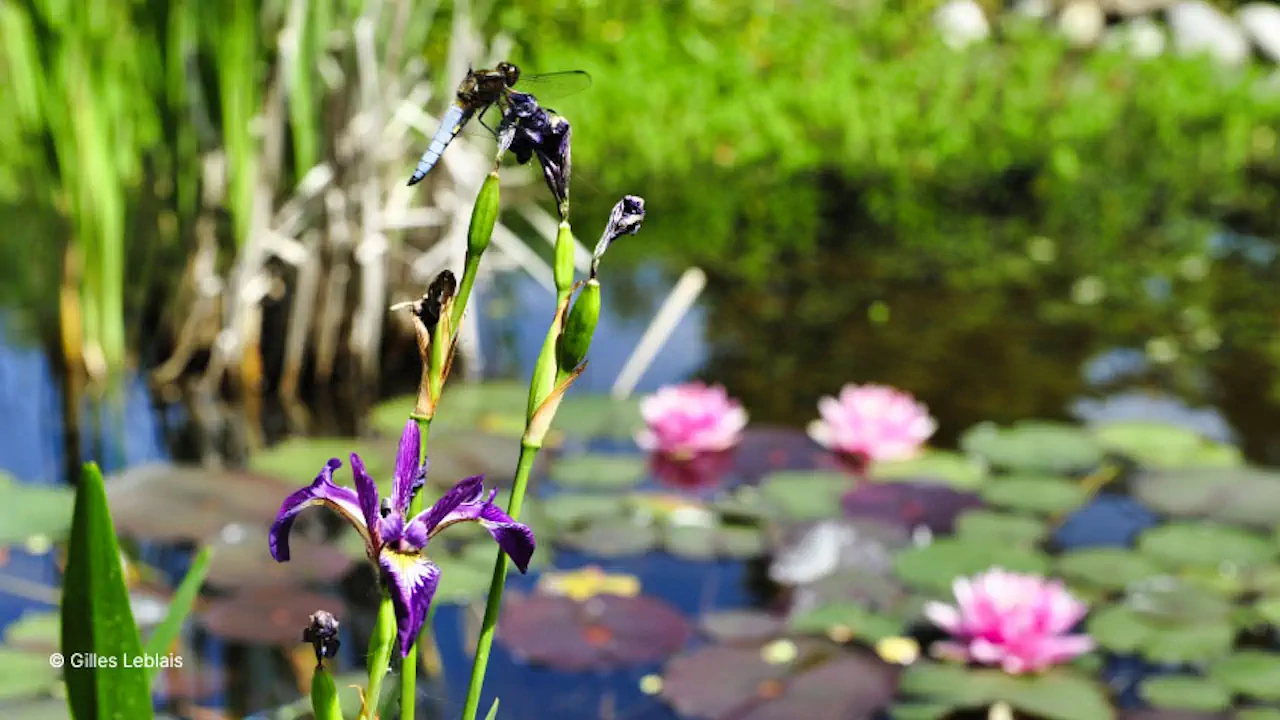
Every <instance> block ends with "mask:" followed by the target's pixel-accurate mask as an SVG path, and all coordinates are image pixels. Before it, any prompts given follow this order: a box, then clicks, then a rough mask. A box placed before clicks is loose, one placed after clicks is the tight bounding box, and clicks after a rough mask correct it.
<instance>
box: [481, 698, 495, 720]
mask: <svg viewBox="0 0 1280 720" xmlns="http://www.w3.org/2000/svg"><path fill="white" fill-rule="evenodd" d="M497 718H498V698H494V699H493V704H492V705H490V706H489V714H488V715H485V716H484V720H497Z"/></svg>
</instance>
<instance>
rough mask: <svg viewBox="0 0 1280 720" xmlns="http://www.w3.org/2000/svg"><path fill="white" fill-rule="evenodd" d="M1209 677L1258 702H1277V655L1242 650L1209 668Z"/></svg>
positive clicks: (1279, 691)
mask: <svg viewBox="0 0 1280 720" xmlns="http://www.w3.org/2000/svg"><path fill="white" fill-rule="evenodd" d="M1209 677H1211V678H1213V679H1214V680H1216V681H1218V682H1219V683H1221V684H1222V685H1223V686H1224V687H1226V688H1228V689H1230V690H1232V691H1234V692H1237V693H1239V694H1241V695H1246V696H1248V697H1251V698H1254V699H1257V700H1280V655H1278V654H1276V653H1270V652H1263V651H1261V650H1241V651H1239V652H1237V653H1235V654H1234V655H1231V656H1228V657H1225V658H1223V659H1221V660H1219V661H1218V662H1216V663H1214V664H1213V665H1211V666H1210V667H1209Z"/></svg>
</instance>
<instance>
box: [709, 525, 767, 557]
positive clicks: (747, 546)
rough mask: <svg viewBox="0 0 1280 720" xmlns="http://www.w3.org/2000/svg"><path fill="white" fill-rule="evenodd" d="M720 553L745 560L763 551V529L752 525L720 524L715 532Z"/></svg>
mask: <svg viewBox="0 0 1280 720" xmlns="http://www.w3.org/2000/svg"><path fill="white" fill-rule="evenodd" d="M716 542H717V544H718V546H719V548H720V554H721V555H724V556H725V557H731V558H738V559H741V560H746V559H749V558H753V557H759V556H761V555H763V554H764V553H765V550H766V547H767V545H768V543H767V542H766V540H765V536H764V529H763V528H760V527H757V526H754V525H721V526H720V528H719V530H717V532H716Z"/></svg>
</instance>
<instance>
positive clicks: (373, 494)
mask: <svg viewBox="0 0 1280 720" xmlns="http://www.w3.org/2000/svg"><path fill="white" fill-rule="evenodd" d="M351 477H352V478H354V480H355V485H356V497H357V498H358V499H359V501H360V511H361V512H362V513H364V524H365V526H366V527H371V528H375V527H377V526H378V518H379V517H381V516H382V515H381V513H379V512H378V485H377V483H375V482H374V481H373V478H371V477H369V473H368V472H366V471H365V469H364V461H363V460H361V459H360V456H359V455H357V454H355V453H351Z"/></svg>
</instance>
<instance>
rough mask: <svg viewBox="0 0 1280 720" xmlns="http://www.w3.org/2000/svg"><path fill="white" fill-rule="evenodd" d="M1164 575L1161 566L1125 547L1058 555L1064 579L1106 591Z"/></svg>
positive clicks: (1059, 573) (1092, 549)
mask: <svg viewBox="0 0 1280 720" xmlns="http://www.w3.org/2000/svg"><path fill="white" fill-rule="evenodd" d="M1161 574H1163V570H1162V569H1161V567H1160V566H1159V565H1157V564H1156V563H1154V562H1152V561H1151V560H1150V559H1148V558H1146V557H1144V556H1142V555H1139V554H1138V553H1136V552H1134V551H1132V550H1128V549H1125V548H1089V549H1085V550H1074V551H1071V552H1068V553H1065V554H1063V555H1060V556H1059V557H1058V575H1059V576H1061V577H1062V578H1063V579H1064V580H1067V581H1068V582H1070V583H1081V584H1084V585H1088V586H1092V587H1096V588H1101V589H1105V590H1123V589H1124V588H1125V587H1127V586H1128V585H1129V584H1130V583H1134V582H1138V581H1139V580H1145V579H1147V578H1150V577H1155V576H1158V575H1161Z"/></svg>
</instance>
